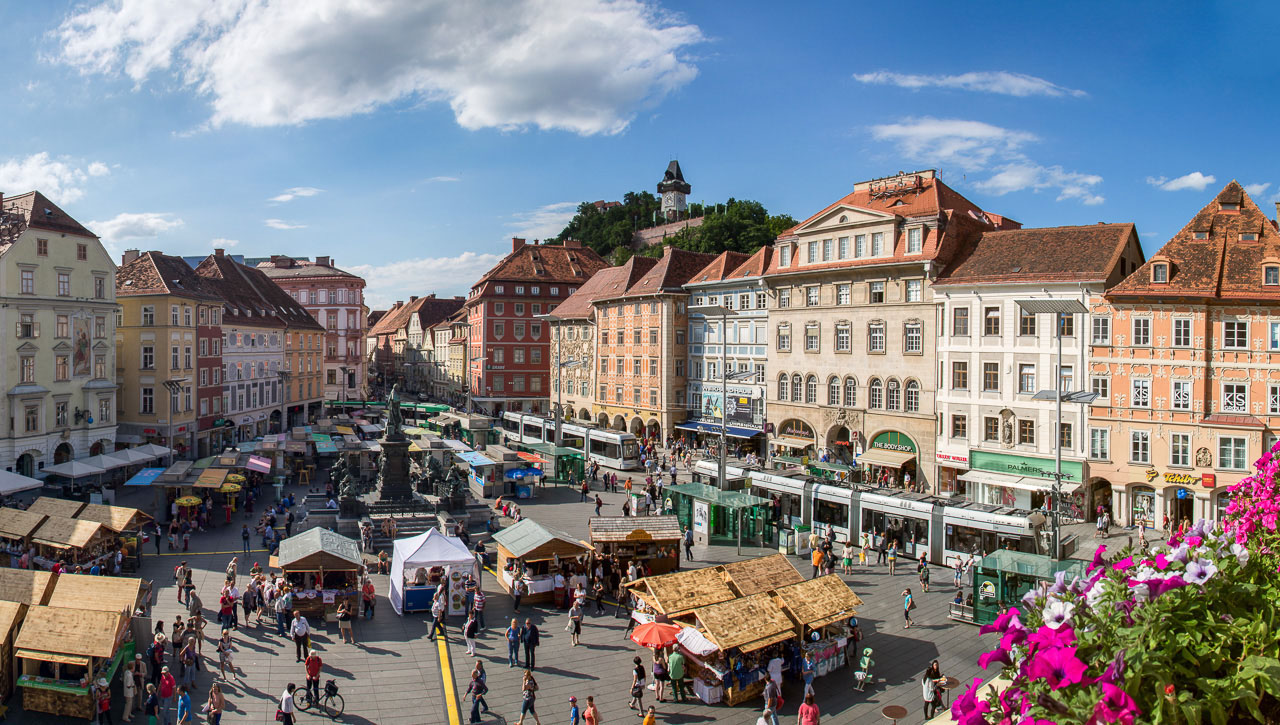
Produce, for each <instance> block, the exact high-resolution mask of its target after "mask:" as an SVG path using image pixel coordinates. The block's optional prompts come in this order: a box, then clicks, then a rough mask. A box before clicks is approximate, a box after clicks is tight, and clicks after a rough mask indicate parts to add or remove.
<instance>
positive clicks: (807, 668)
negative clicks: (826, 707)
mask: <svg viewBox="0 0 1280 725" xmlns="http://www.w3.org/2000/svg"><path fill="white" fill-rule="evenodd" d="M817 676H818V667H817V665H815V664H814V663H813V653H812V652H805V653H804V659H803V660H801V662H800V679H802V680H804V692H805V694H806V695H812V694H813V678H814V677H817Z"/></svg>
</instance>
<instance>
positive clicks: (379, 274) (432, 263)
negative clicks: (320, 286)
mask: <svg viewBox="0 0 1280 725" xmlns="http://www.w3.org/2000/svg"><path fill="white" fill-rule="evenodd" d="M501 259H502V255H501V254H477V253H475V252H463V253H462V254H459V255H457V256H456V257H427V258H423V259H402V260H397V261H395V262H389V263H387V264H381V265H376V266H375V265H370V264H357V265H349V266H343V269H345V270H347V271H348V272H351V273H352V274H358V275H360V276H361V277H364V279H365V282H366V287H365V302H366V303H367V304H368V305H369V307H370V308H371V309H386V308H387V307H390V306H391V305H392V303H394V302H395V301H396V300H404V301H406V302H407V301H408V300H409V297H410V296H411V295H418V296H422V295H425V294H430V293H431V292H435V293H436V294H437V295H438V296H442V297H451V296H453V295H465V294H467V291H468V290H470V289H471V285H472V284H474V283H475V281H476V280H477V279H479V278H480V276H481V275H483V274H484V273H485V272H488V271H489V270H490V269H491V268H492V267H493V265H495V264H497V263H498V262H499V261H500V260H501ZM428 280H429V282H428ZM428 283H430V284H434V285H437V286H436V287H435V288H434V289H427V288H426V287H424V285H425V284H428Z"/></svg>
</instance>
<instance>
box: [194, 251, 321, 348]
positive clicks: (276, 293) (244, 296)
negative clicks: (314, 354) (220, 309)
mask: <svg viewBox="0 0 1280 725" xmlns="http://www.w3.org/2000/svg"><path fill="white" fill-rule="evenodd" d="M196 274H198V275H200V276H201V277H203V278H204V279H205V281H206V282H207V283H208V284H210V285H211V286H212V287H213V288H214V289H216V290H218V292H219V293H220V294H221V296H222V299H223V302H224V307H225V309H226V312H225V313H224V315H223V321H224V323H225V324H241V325H254V326H257V327H289V328H298V329H304V330H324V327H323V326H322V325H321V324H320V323H319V322H316V319H315V318H314V317H312V316H311V313H310V312H308V311H307V310H306V308H305V307H303V306H302V305H300V304H298V301H297V300H295V299H294V298H292V297H290V296H289V295H288V294H287V293H286V292H285V291H284V290H282V289H280V288H279V287H278V286H276V284H275V283H274V282H272V281H271V279H270V278H268V277H267V275H265V274H263V273H262V270H260V269H257V268H256V267H247V266H245V265H243V264H239V263H237V262H236V261H235V260H234V259H232V258H230V257H227V256H225V255H218V254H210V255H209V256H208V257H205V260H204V261H203V262H201V263H200V266H198V267H196Z"/></svg>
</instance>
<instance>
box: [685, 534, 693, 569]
mask: <svg viewBox="0 0 1280 725" xmlns="http://www.w3.org/2000/svg"><path fill="white" fill-rule="evenodd" d="M684 558H685V561H693V529H691V528H689V527H688V526H686V527H684Z"/></svg>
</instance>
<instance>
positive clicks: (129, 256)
mask: <svg viewBox="0 0 1280 725" xmlns="http://www.w3.org/2000/svg"><path fill="white" fill-rule="evenodd" d="M1277 206H1280V204H1278V205H1277ZM139 256H140V253H139V252H138V250H136V249H126V250H124V254H123V255H121V256H120V263H121V264H128V263H130V262H132V261H133V260H135V259H137V258H138V257H139Z"/></svg>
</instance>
